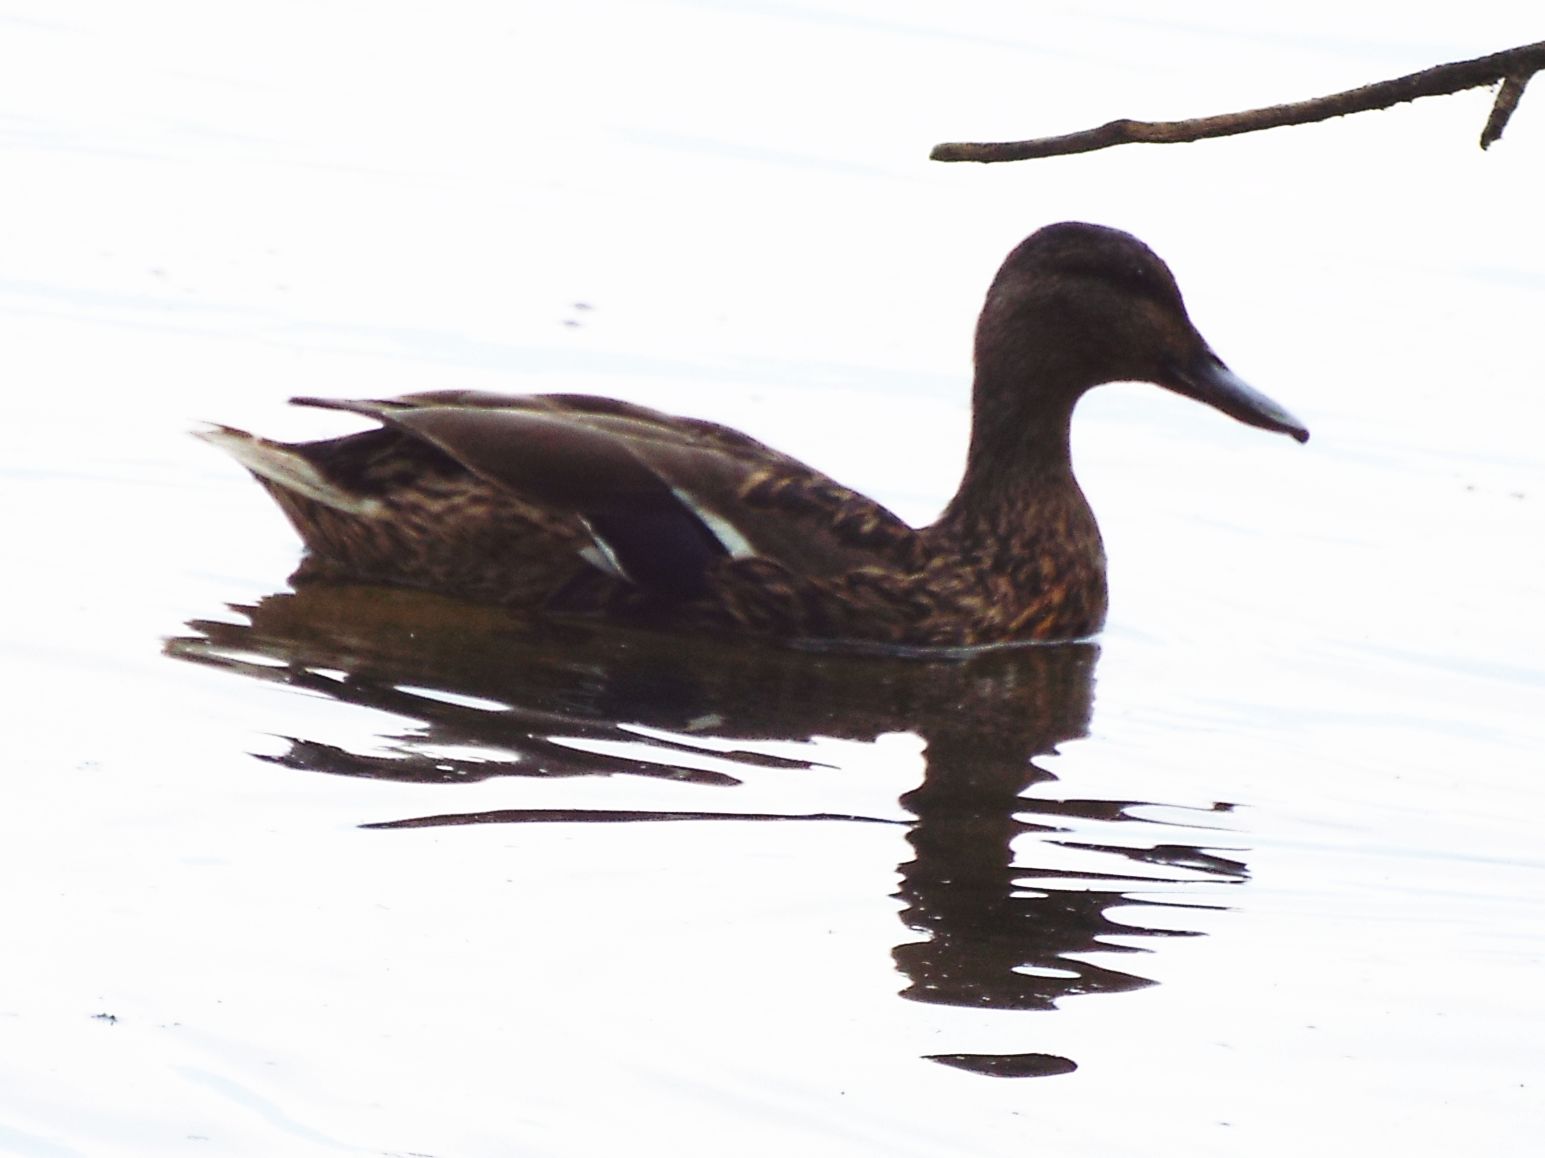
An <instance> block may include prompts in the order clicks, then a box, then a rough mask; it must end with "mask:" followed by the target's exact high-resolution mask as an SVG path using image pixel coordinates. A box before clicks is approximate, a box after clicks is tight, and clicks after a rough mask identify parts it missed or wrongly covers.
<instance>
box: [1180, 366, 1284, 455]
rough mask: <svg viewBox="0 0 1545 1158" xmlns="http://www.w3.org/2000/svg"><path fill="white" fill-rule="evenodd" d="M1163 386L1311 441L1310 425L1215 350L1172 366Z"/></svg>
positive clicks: (1266, 427)
mask: <svg viewBox="0 0 1545 1158" xmlns="http://www.w3.org/2000/svg"><path fill="white" fill-rule="evenodd" d="M1159 385H1161V386H1163V387H1164V388H1165V389H1167V390H1173V391H1174V392H1175V393H1176V394H1182V395H1184V396H1185V397H1187V398H1194V399H1196V401H1198V402H1205V403H1206V404H1207V405H1208V406H1211V407H1212V408H1213V409H1214V410H1221V411H1223V413H1224V414H1227V415H1228V416H1229V417H1230V418H1237V419H1238V420H1239V421H1240V422H1243V423H1245V424H1246V425H1247V426H1259V427H1260V428H1261V429H1262V430H1275V431H1278V432H1280V433H1282V434H1288V435H1292V437H1293V438H1295V439H1297V440H1298V441H1299V442H1308V441H1309V429H1308V427H1306V426H1305V425H1304V424H1303V423H1302V422H1300V421H1298V419H1296V418H1294V417H1293V416H1292V415H1291V414H1289V413H1288V412H1287V411H1286V410H1284V409H1283V408H1282V407H1281V406H1279V405H1278V404H1277V403H1275V402H1273V401H1272V400H1271V399H1270V398H1268V397H1266V395H1264V394H1262V393H1261V392H1260V391H1259V390H1257V389H1255V387H1253V386H1251V385H1250V384H1249V383H1248V382H1246V381H1245V380H1244V379H1243V378H1241V377H1240V376H1239V375H1238V374H1235V373H1234V371H1232V370H1230V369H1229V368H1228V367H1227V366H1225V365H1224V364H1223V362H1222V360H1221V359H1219V357H1218V356H1217V355H1216V354H1214V353H1213V352H1212V351H1211V350H1207V349H1204V350H1203V351H1202V353H1201V355H1200V356H1199V357H1196V358H1193V359H1192V360H1191V361H1190V362H1189V363H1186V364H1185V365H1176V366H1171V367H1169V372H1168V373H1167V374H1165V376H1164V377H1163V378H1162V379H1160V381H1159Z"/></svg>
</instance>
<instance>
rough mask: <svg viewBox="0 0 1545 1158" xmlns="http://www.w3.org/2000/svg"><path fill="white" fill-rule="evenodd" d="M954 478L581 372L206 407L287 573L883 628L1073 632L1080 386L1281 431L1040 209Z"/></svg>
mask: <svg viewBox="0 0 1545 1158" xmlns="http://www.w3.org/2000/svg"><path fill="white" fill-rule="evenodd" d="M974 358H975V378H974V382H973V387H972V422H971V435H970V442H969V446H968V449H967V454H966V462H965V470H964V473H963V476H962V478H961V481H960V485H959V488H958V489H957V490H956V492H955V495H954V497H953V498H952V499H950V501H949V502H948V504H947V505H946V506H945V507H944V509H943V512H942V513H941V514H940V515H939V517H938V518H937V519H936V520H935V521H934V522H932V523H931V524H929V525H927V526H922V527H914V526H912V525H910V524H909V523H907V522H905V521H904V520H903V519H901V518H899V517H898V516H897V515H895V514H894V513H892V512H891V511H890V510H888V509H887V508H886V507H884V506H882V505H881V504H880V503H878V502H876V501H875V500H873V499H871V498H868V497H866V496H865V495H863V494H860V493H859V492H857V491H855V490H852V489H850V488H848V487H846V486H844V485H843V484H842V483H840V482H837V481H835V480H834V479H832V478H830V477H828V476H827V475H825V474H823V473H822V472H820V471H818V470H816V469H815V468H813V467H811V466H808V465H806V464H805V463H803V462H801V461H799V460H798V459H796V458H793V457H791V456H790V455H787V454H784V453H782V452H781V451H778V450H775V449H773V448H772V447H770V446H767V445H765V444H764V443H762V442H759V441H758V440H756V439H755V438H752V437H751V436H750V435H747V434H744V433H742V432H740V431H738V430H735V429H732V428H730V427H728V426H723V425H720V424H717V423H714V422H709V421H705V420H702V419H698V418H691V417H682V416H677V415H672V414H667V413H663V412H661V411H658V410H654V409H650V408H648V407H645V406H642V405H638V404H635V403H632V402H624V401H619V400H616V399H611V398H604V397H597V396H591V395H584V394H530V395H503V394H495V393H488V392H483V391H475V390H437V391H429V392H425V393H417V394H409V395H406V396H402V397H397V398H387V399H376V400H353V399H340V398H321V397H297V398H293V399H291V402H292V403H293V404H296V405H300V406H309V407H319V408H323V409H329V410H341V411H347V412H350V413H353V414H357V415H361V416H363V417H365V418H367V419H370V420H372V421H373V422H374V423H376V425H375V426H374V427H373V428H372V429H369V430H366V431H363V432H361V433H356V434H349V435H346V436H343V437H338V438H331V439H325V440H321V441H312V442H300V443H283V442H277V441H272V440H269V439H266V438H261V437H258V436H255V435H252V434H249V433H247V432H246V431H243V430H238V429H236V428H234V427H229V426H221V425H211V426H210V428H209V429H207V430H203V431H200V432H199V434H200V436H201V437H203V438H204V439H206V440H207V441H209V442H211V443H213V444H214V445H216V446H218V447H220V448H221V449H223V450H225V451H227V452H228V453H229V454H230V455H232V456H233V457H234V458H235V459H236V461H237V462H238V463H240V464H241V465H242V466H243V467H245V468H246V469H247V470H248V471H249V472H250V473H251V474H252V475H253V476H254V477H255V478H256V480H257V481H258V482H259V483H260V484H261V485H262V486H263V487H264V488H265V489H266V490H267V491H268V493H269V494H270V495H271V496H272V497H273V499H274V500H275V501H276V502H277V503H278V505H279V507H280V509H281V510H282V511H283V512H284V514H285V515H286V516H287V517H288V519H289V521H290V522H291V523H292V524H293V526H294V527H295V530H296V531H297V532H298V533H299V535H300V538H301V540H302V542H303V543H304V553H303V558H302V561H301V563H300V566H299V568H298V569H297V570H296V572H295V574H294V575H293V576H291V582H292V583H294V584H296V585H297V586H299V585H302V584H310V583H334V584H340V583H341V584H370V585H388V586H399V587H413V588H421V589H427V590H429V591H432V592H436V593H438V594H440V595H445V596H450V597H452V598H454V599H458V600H463V601H471V602H474V603H480V604H496V605H500V606H503V607H506V608H510V609H514V610H518V611H521V612H532V613H536V614H541V615H553V616H579V617H585V618H589V619H598V620H601V621H603V622H613V623H616V624H619V625H620V624H628V625H634V626H644V627H650V628H657V629H660V630H666V631H680V632H709V633H718V634H725V635H738V636H755V637H762V638H768V639H773V640H780V641H785V642H801V641H802V642H806V643H817V644H821V643H829V644H843V643H851V644H853V645H855V646H860V647H863V646H874V647H879V648H895V649H916V648H921V649H939V648H942V649H962V648H963V649H976V648H981V647H986V646H991V645H999V644H1017V643H1033V642H1057V641H1065V640H1075V639H1084V638H1087V637H1090V636H1093V635H1095V634H1097V633H1098V632H1099V631H1100V629H1101V628H1102V627H1103V625H1104V622H1105V616H1106V610H1107V605H1108V594H1107V580H1106V556H1105V549H1104V545H1103V542H1102V540H1101V537H1100V530H1099V526H1098V524H1097V523H1096V521H1095V517H1094V513H1093V511H1092V510H1091V509H1090V506H1089V503H1088V501H1087V499H1086V498H1085V497H1084V493H1083V491H1082V490H1081V489H1080V487H1079V485H1078V482H1077V480H1076V478H1075V477H1074V473H1073V466H1072V456H1071V452H1070V448H1069V430H1070V424H1071V422H1072V418H1073V411H1074V408H1075V406H1076V405H1077V403H1078V401H1079V399H1080V398H1082V397H1083V395H1084V394H1085V393H1087V392H1088V391H1089V390H1091V389H1093V388H1094V387H1096V386H1099V385H1102V384H1105V383H1109V382H1117V381H1142V382H1150V383H1153V384H1156V385H1158V386H1160V387H1162V388H1164V389H1166V390H1169V391H1172V392H1174V393H1176V394H1179V395H1182V396H1184V397H1187V398H1190V399H1193V400H1195V401H1197V402H1201V403H1203V404H1205V405H1207V406H1210V407H1212V408H1213V409H1215V410H1218V411H1221V412H1222V413H1223V414H1226V415H1228V416H1229V417H1231V418H1234V419H1236V420H1238V421H1240V422H1242V423H1245V424H1247V425H1250V426H1253V427H1258V428H1261V429H1264V430H1267V431H1273V432H1278V433H1283V434H1287V435H1289V436H1291V437H1292V438H1294V439H1296V440H1297V441H1299V442H1305V441H1307V440H1308V437H1309V432H1308V430H1307V428H1306V427H1305V426H1304V425H1303V423H1301V422H1300V421H1299V420H1298V419H1296V418H1294V417H1293V416H1292V415H1291V414H1290V413H1289V412H1288V411H1287V410H1285V409H1284V408H1283V407H1282V406H1280V405H1279V404H1277V403H1276V402H1274V401H1272V400H1271V399H1270V398H1268V397H1266V396H1265V395H1264V394H1262V393H1260V392H1259V391H1257V390H1255V389H1254V388H1253V387H1251V386H1250V385H1249V384H1248V383H1246V382H1245V381H1244V380H1243V379H1241V378H1240V377H1239V376H1238V375H1236V374H1235V373H1234V372H1233V371H1231V370H1230V369H1229V368H1228V367H1227V366H1226V365H1225V364H1224V362H1223V361H1222V359H1220V358H1219V357H1218V355H1217V354H1215V353H1214V352H1213V350H1212V348H1211V346H1209V345H1208V343H1207V341H1206V340H1205V339H1204V338H1203V337H1202V335H1201V333H1200V332H1199V331H1198V329H1197V328H1196V326H1195V325H1194V324H1193V323H1192V321H1191V319H1190V316H1189V314H1188V313H1187V311H1186V307H1185V303H1184V301H1183V300H1182V297H1181V294H1180V289H1179V287H1178V285H1177V283H1176V281H1175V277H1174V275H1173V274H1172V273H1171V272H1170V269H1169V267H1168V266H1167V265H1166V264H1165V263H1164V262H1163V261H1162V260H1161V259H1160V258H1159V257H1158V255H1157V254H1155V253H1154V252H1153V251H1152V250H1151V249H1150V248H1149V247H1148V246H1147V245H1145V244H1144V243H1143V242H1141V241H1139V240H1138V239H1137V238H1136V237H1134V236H1132V235H1131V234H1129V233H1126V232H1123V231H1121V230H1118V229H1114V228H1111V227H1108V226H1102V225H1093V224H1088V223H1084V222H1061V223H1058V224H1054V225H1048V226H1045V227H1043V228H1041V229H1039V230H1037V231H1036V232H1034V233H1032V234H1031V235H1030V236H1029V237H1028V238H1026V239H1025V240H1024V241H1023V242H1021V243H1020V244H1019V245H1017V246H1016V247H1015V248H1014V249H1013V250H1012V251H1011V252H1010V253H1009V255H1008V257H1007V258H1006V259H1005V261H1004V262H1003V265H1002V267H1001V268H1000V269H999V270H998V273H997V275H996V276H995V277H994V278H993V280H992V283H991V285H990V287H989V288H988V291H987V297H986V301H985V303H984V305H983V307H982V311H981V315H980V318H979V320H978V323H977V327H976V336H975V347H974Z"/></svg>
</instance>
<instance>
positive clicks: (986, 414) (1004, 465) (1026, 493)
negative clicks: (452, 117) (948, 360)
mask: <svg viewBox="0 0 1545 1158" xmlns="http://www.w3.org/2000/svg"><path fill="white" fill-rule="evenodd" d="M984 369H985V368H984V367H980V366H979V367H978V373H977V382H976V389H975V391H974V394H975V404H974V406H973V418H972V426H971V445H970V449H969V451H968V452H967V455H966V470H965V476H964V477H963V478H962V479H961V482H960V488H959V490H957V491H956V492H955V497H954V498H953V499H951V500H950V503H949V505H948V506H947V507H946V508H945V510H944V513H943V514H942V515H940V517H939V520H938V522H936V523H935V524H934V526H933V527H932V528H930V530H931V532H932V533H933V534H934V536H936V537H939V538H943V539H947V540H949V541H950V542H951V544H952V545H953V546H954V547H955V549H957V550H959V551H961V552H962V553H970V554H978V553H980V552H982V551H984V550H990V548H991V547H992V546H993V545H995V544H996V545H999V546H1000V547H1001V548H1003V549H1008V550H1016V549H1021V550H1022V549H1023V548H1024V547H1025V546H1027V545H1028V543H1029V542H1032V541H1033V542H1035V543H1037V544H1038V546H1039V549H1041V550H1043V551H1044V550H1046V549H1047V547H1048V546H1050V545H1052V544H1043V540H1047V539H1049V538H1055V539H1056V540H1057V543H1056V544H1055V545H1056V546H1059V547H1060V548H1062V549H1065V550H1071V551H1074V552H1079V553H1086V552H1089V551H1091V550H1092V551H1093V552H1095V553H1099V554H1102V555H1103V552H1102V551H1101V548H1100V541H1099V531H1098V529H1097V528H1096V526H1095V523H1094V516H1093V514H1092V512H1091V511H1090V509H1089V504H1088V502H1087V500H1085V498H1084V493H1083V491H1082V490H1081V489H1080V488H1079V485H1078V480H1077V479H1075V478H1074V477H1073V460H1072V453H1071V450H1070V448H1069V444H1068V436H1069V428H1070V425H1071V423H1072V418H1073V407H1074V405H1075V404H1076V402H1077V394H1076V393H1075V392H1073V391H1067V392H1051V393H1040V394H1039V395H1036V394H1028V393H1027V392H1025V391H1024V390H1022V389H1020V388H1018V387H1017V384H1016V385H1008V386H1007V387H1005V384H1003V383H1000V382H994V381H993V380H992V379H991V378H990V377H989V378H988V379H987V380H986V381H984V373H983V371H984Z"/></svg>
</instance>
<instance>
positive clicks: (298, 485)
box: [193, 425, 383, 518]
mask: <svg viewBox="0 0 1545 1158" xmlns="http://www.w3.org/2000/svg"><path fill="white" fill-rule="evenodd" d="M193 433H194V435H195V437H198V438H202V439H203V440H204V441H205V442H208V443H211V444H212V445H214V446H218V447H219V448H220V449H221V450H223V451H225V452H226V453H227V454H229V455H230V456H231V457H232V458H234V459H235V460H236V461H237V462H239V463H241V465H242V466H244V467H246V468H247V469H248V470H250V471H251V472H252V473H253V474H255V475H258V476H260V477H262V478H266V479H267V480H268V481H269V482H271V483H273V484H275V485H276V486H281V487H283V488H284V489H285V490H287V491H294V492H295V493H296V494H298V495H304V496H305V497H306V498H308V499H313V500H315V501H316V502H319V503H322V504H324V505H325V506H329V507H332V508H333V509H334V510H338V511H344V512H346V513H347V514H351V515H362V516H365V517H366V518H371V517H374V516H376V515H379V514H381V513H382V510H383V506H382V503H381V500H380V499H373V498H365V497H362V496H360V495H356V494H350V493H349V492H348V491H346V490H343V489H341V488H340V487H338V486H337V485H336V484H334V483H332V482H330V481H329V480H328V479H327V478H326V477H324V476H323V475H322V473H321V472H320V471H318V470H317V468H316V467H314V466H312V465H311V464H310V463H309V462H307V461H306V460H305V459H304V458H302V457H301V456H300V455H299V454H296V453H295V451H293V450H291V449H290V448H289V447H287V446H281V445H279V444H278V443H276V442H268V441H266V440H264V439H261V438H254V437H253V436H252V435H250V434H248V433H247V432H246V431H245V430H236V429H235V428H233V427H230V426H218V425H211V426H210V428H209V429H208V430H195V431H194V432H193Z"/></svg>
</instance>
